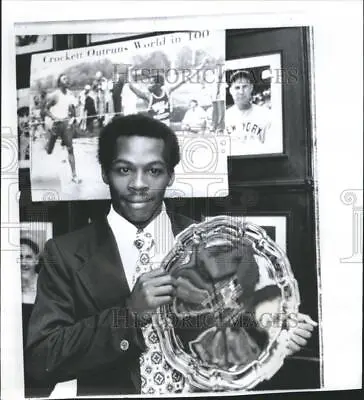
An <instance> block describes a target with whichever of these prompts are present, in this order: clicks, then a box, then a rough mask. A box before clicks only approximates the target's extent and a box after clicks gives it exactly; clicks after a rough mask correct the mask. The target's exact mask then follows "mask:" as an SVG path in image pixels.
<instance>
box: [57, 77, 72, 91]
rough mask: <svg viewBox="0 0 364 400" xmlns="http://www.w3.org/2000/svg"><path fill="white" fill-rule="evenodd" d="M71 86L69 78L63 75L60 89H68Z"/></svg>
mask: <svg viewBox="0 0 364 400" xmlns="http://www.w3.org/2000/svg"><path fill="white" fill-rule="evenodd" d="M69 84H70V82H69V79H68V76H67V75H62V76H61V78H60V80H59V85H60V87H65V88H68V87H69Z"/></svg>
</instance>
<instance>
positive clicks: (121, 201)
mask: <svg viewBox="0 0 364 400" xmlns="http://www.w3.org/2000/svg"><path fill="white" fill-rule="evenodd" d="M179 160H180V156H179V147H178V141H177V138H176V136H175V134H174V133H173V131H172V130H171V129H170V128H169V127H168V126H166V125H165V124H164V123H162V122H160V121H158V120H155V119H152V118H150V117H146V116H142V115H129V116H126V117H119V118H115V119H113V120H112V121H111V122H110V123H109V124H108V125H107V126H106V127H105V128H104V129H103V131H102V133H101V136H100V140H99V161H100V164H101V168H102V177H103V179H104V181H105V183H107V184H108V185H109V188H110V195H111V204H112V207H111V208H110V211H109V213H108V215H107V217H106V218H104V219H102V220H99V221H95V222H92V223H91V224H89V225H88V226H86V227H84V228H82V229H80V230H78V231H76V232H72V233H69V234H66V235H63V236H61V237H58V238H56V239H51V240H50V241H48V242H47V244H46V246H45V251H44V254H43V256H42V257H41V260H40V273H39V278H38V288H37V298H36V302H35V306H34V310H33V313H32V316H31V319H30V324H29V334H28V341H27V352H26V358H25V365H26V369H27V371H28V372H29V374H31V375H32V377H33V378H34V379H36V380H38V381H41V382H47V383H49V382H54V383H56V382H60V381H65V380H70V379H75V378H76V379H77V383H78V389H77V394H78V395H97V394H100V395H106V394H125V393H128V394H129V393H130V394H132V393H134V394H135V393H141V392H142V393H145V390H144V389H145V388H146V387H148V385H149V389H148V391H147V393H150V394H153V393H154V394H162V393H163V391H167V392H180V391H182V390H183V385H184V378H183V377H182V375H181V374H180V373H178V372H177V371H174V370H173V369H172V367H171V366H169V365H166V364H165V363H164V364H162V362H163V361H162V360H161V359H160V358H157V357H155V358H154V361H155V364H158V365H163V368H162V369H161V370H159V371H157V372H154V371H155V370H153V369H152V368H150V369H149V370H147V371H146V374H149V375H148V376H146V375H145V373H144V372H143V370H142V365H141V362H140V359H141V357H142V358H143V357H145V355H147V354H148V352H149V351H150V348H151V347H149V345H150V340H151V336H148V338H147V337H146V336H145V329H147V328H148V326H149V327H150V326H151V324H150V319H149V318H148V315H150V313H152V312H153V311H155V310H156V309H157V308H158V307H159V306H161V305H164V304H167V303H170V302H172V300H173V297H174V295H175V293H176V280H175V279H174V278H173V277H172V276H170V275H169V274H167V273H166V272H165V271H164V270H163V269H161V268H160V267H159V263H158V261H155V264H154V265H153V268H152V270H151V271H149V272H145V273H144V274H142V275H141V276H140V277H139V278H137V279H136V282H135V276H136V275H135V271H136V261H137V260H138V249H137V248H136V247H138V246H137V242H136V240H135V238H136V236H137V235H138V234H140V233H141V232H146V234H149V235H150V236H151V235H154V240H155V242H156V243H157V245H158V246H157V247H161V244H163V245H165V246H166V247H167V248H168V249H169V248H170V243H171V242H172V241H173V237H174V236H176V235H177V234H178V233H179V232H181V231H182V230H183V229H184V228H186V227H187V226H189V225H190V224H191V223H192V221H191V220H190V219H188V218H186V217H184V216H181V215H177V214H173V213H171V212H169V211H167V210H166V208H165V206H164V203H163V198H164V195H165V191H166V189H167V187H168V186H170V185H171V184H172V183H173V179H174V168H175V166H176V165H177V164H178V162H179ZM162 242H163V243H162ZM166 243H167V244H166ZM162 247H163V246H162ZM159 250H160V249H159ZM159 250H157V251H156V255H157V256H158V252H159V253H163V251H162V252H160V251H159ZM159 256H161V254H159ZM159 259H160V258H159ZM309 331H310V329H306V330H305V332H308V333H307V334H309ZM152 333H153V332H152ZM154 337H155V336H154ZM143 359H145V358H143ZM158 365H155V366H157V367H158ZM161 373H163V374H164V375H165V377H166V378H165V379H167V375H168V376H169V379H170V382H168V383H167V384H166V381H165V380H164V376H162V374H161ZM161 376H162V377H161ZM153 379H154V380H153ZM162 383H163V385H164V386H163V388H164V389H161V388H162Z"/></svg>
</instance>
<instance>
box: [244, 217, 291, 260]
mask: <svg viewBox="0 0 364 400" xmlns="http://www.w3.org/2000/svg"><path fill="white" fill-rule="evenodd" d="M243 219H244V221H245V222H249V223H252V224H255V225H259V226H260V227H261V228H263V229H264V230H265V231H266V232H267V234H268V236H269V237H270V238H271V239H272V240H273V241H274V242H275V243H276V244H277V245H278V246H279V247H280V248H281V249H282V250H283V251H284V252H286V251H287V217H286V216H283V215H282V216H281V215H280V216H277V215H271V216H259V215H248V216H246V217H243Z"/></svg>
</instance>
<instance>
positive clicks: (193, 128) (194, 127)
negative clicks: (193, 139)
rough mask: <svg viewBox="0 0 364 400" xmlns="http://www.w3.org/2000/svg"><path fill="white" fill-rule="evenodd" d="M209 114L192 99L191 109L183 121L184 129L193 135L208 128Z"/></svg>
mask: <svg viewBox="0 0 364 400" xmlns="http://www.w3.org/2000/svg"><path fill="white" fill-rule="evenodd" d="M206 123H207V114H206V111H205V110H204V109H203V108H202V107H200V106H199V104H198V102H197V100H195V99H192V100H191V101H190V104H189V109H188V110H187V111H186V114H185V116H184V118H183V120H182V129H183V130H186V131H190V132H193V133H199V132H201V131H203V130H205V128H206Z"/></svg>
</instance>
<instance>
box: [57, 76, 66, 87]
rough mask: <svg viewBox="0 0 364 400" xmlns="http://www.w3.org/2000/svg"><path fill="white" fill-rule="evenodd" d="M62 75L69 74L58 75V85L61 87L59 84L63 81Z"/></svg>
mask: <svg viewBox="0 0 364 400" xmlns="http://www.w3.org/2000/svg"><path fill="white" fill-rule="evenodd" d="M62 76H67V75H66V74H63V73H62V74H60V75H59V76H58V79H57V87H59V84H60V83H61V78H62Z"/></svg>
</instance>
